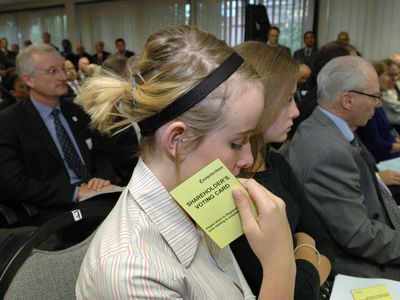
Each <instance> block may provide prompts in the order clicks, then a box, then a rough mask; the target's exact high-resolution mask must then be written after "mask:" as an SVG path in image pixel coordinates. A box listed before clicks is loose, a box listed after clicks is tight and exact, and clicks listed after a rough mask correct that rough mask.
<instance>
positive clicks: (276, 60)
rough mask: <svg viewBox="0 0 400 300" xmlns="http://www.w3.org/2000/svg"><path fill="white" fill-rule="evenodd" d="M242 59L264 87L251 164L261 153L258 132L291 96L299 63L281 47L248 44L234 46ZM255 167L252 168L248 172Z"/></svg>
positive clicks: (252, 142)
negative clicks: (260, 119) (261, 111)
mask: <svg viewBox="0 0 400 300" xmlns="http://www.w3.org/2000/svg"><path fill="white" fill-rule="evenodd" d="M235 50H236V52H238V53H239V54H240V55H241V56H242V57H243V58H244V60H245V61H246V62H247V63H249V64H250V65H252V66H253V67H254V68H255V70H256V71H257V73H258V74H259V75H260V77H261V82H262V83H263V85H264V111H263V117H262V122H261V123H260V124H259V127H260V128H259V129H258V130H257V132H258V133H259V134H257V135H256V136H254V137H253V138H252V139H251V145H252V152H253V156H254V157H255V162H257V161H260V160H259V159H257V156H258V155H264V154H265V147H264V146H265V143H264V140H263V137H262V133H263V132H264V131H265V130H266V129H267V128H269V127H270V126H271V125H272V124H273V123H274V122H275V121H276V119H277V118H278V116H279V114H280V113H281V111H282V110H283V109H284V107H285V106H286V105H287V103H288V100H289V99H290V97H291V96H292V95H293V87H294V85H295V84H296V82H297V79H298V76H299V64H298V63H297V62H296V61H295V60H294V59H293V58H292V57H291V56H290V55H288V54H287V53H286V51H283V49H282V48H276V47H268V46H267V45H266V44H265V43H261V42H256V41H248V42H244V43H242V44H240V45H238V46H236V47H235ZM255 168H257V166H253V168H252V169H255Z"/></svg>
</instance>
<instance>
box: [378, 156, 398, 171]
mask: <svg viewBox="0 0 400 300" xmlns="http://www.w3.org/2000/svg"><path fill="white" fill-rule="evenodd" d="M378 169H379V171H384V170H393V171H397V172H400V157H396V158H392V159H388V160H385V161H381V162H380V163H379V164H378Z"/></svg>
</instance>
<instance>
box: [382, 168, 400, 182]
mask: <svg viewBox="0 0 400 300" xmlns="http://www.w3.org/2000/svg"><path fill="white" fill-rule="evenodd" d="M378 174H379V177H381V179H382V181H383V183H384V184H386V185H400V173H399V172H396V171H392V170H385V171H380V172H378Z"/></svg>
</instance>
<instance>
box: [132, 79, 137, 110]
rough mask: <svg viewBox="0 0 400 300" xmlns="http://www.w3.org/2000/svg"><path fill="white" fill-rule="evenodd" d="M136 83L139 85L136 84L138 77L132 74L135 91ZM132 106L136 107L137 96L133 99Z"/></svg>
mask: <svg viewBox="0 0 400 300" xmlns="http://www.w3.org/2000/svg"><path fill="white" fill-rule="evenodd" d="M136 85H137V84H136V78H135V76H132V88H133V91H135V89H136ZM132 106H133V107H134V108H136V99H135V98H133V99H132Z"/></svg>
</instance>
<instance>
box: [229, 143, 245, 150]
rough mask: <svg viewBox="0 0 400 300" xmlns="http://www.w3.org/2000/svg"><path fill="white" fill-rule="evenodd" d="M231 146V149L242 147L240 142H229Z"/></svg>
mask: <svg viewBox="0 0 400 300" xmlns="http://www.w3.org/2000/svg"><path fill="white" fill-rule="evenodd" d="M231 148H232V149H233V150H241V149H242V148H243V144H242V143H231Z"/></svg>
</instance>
